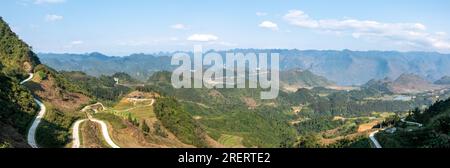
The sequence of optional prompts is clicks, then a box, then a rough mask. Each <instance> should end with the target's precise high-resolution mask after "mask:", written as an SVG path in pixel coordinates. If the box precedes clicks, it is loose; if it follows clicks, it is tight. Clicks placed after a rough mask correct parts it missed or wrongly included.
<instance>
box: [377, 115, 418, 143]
mask: <svg viewBox="0 0 450 168" xmlns="http://www.w3.org/2000/svg"><path fill="white" fill-rule="evenodd" d="M400 121H402V122H404V123H407V124H412V125H417V126H418V127H422V126H423V124H421V123H417V122H411V121H405V118H402V119H400ZM383 130H384V129H381V130H376V131H374V132H371V133H370V135H369V139H370V141H371V142H372V143H373V145H374V148H382V146H381V145H380V142H378V140H377V139H376V138H375V135H376V134H377V133H378V132H380V131H383Z"/></svg>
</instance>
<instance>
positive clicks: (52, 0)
mask: <svg viewBox="0 0 450 168" xmlns="http://www.w3.org/2000/svg"><path fill="white" fill-rule="evenodd" d="M64 2H66V0H35V1H34V3H35V4H57V3H64Z"/></svg>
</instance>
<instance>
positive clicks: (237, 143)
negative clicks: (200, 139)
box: [218, 134, 243, 147]
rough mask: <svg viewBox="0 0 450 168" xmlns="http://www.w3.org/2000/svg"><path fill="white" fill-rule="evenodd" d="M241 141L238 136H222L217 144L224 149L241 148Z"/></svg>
mask: <svg viewBox="0 0 450 168" xmlns="http://www.w3.org/2000/svg"><path fill="white" fill-rule="evenodd" d="M242 139H243V138H242V137H239V136H234V135H227V134H222V135H221V136H220V138H219V140H218V142H219V143H221V144H222V145H224V146H226V147H242V146H243V145H242Z"/></svg>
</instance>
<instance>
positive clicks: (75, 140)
mask: <svg viewBox="0 0 450 168" xmlns="http://www.w3.org/2000/svg"><path fill="white" fill-rule="evenodd" d="M97 104H99V103H97ZM102 106H103V104H102ZM87 114H88V115H87V116H88V119H82V120H78V121H76V122H75V123H74V124H73V127H72V139H73V143H72V148H80V146H81V141H80V133H79V132H80V129H79V127H80V125H81V123H83V122H84V121H86V120H89V121H92V122H95V123H98V124H100V127H101V129H102V136H103V139H105V141H106V143H108V145H109V146H111V147H112V148H120V147H119V146H118V145H116V144H115V143H114V141H113V140H112V138H111V136H109V132H108V125H106V123H105V122H104V121H102V120H98V119H95V118H93V117H92V116H91V115H89V113H87Z"/></svg>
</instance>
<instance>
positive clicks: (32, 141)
mask: <svg viewBox="0 0 450 168" xmlns="http://www.w3.org/2000/svg"><path fill="white" fill-rule="evenodd" d="M29 75H30V76H29V77H28V78H27V79H25V80H23V81H22V82H20V84H21V85H23V84H24V83H26V82H28V81H30V80H31V79H33V77H34V74H33V73H29ZM34 101H35V102H36V103H37V104H38V105H39V112H38V114H37V115H36V117H35V118H34V119H33V123H32V124H31V127H30V128H29V129H28V133H27V142H28V144H29V145H30V146H31V147H32V148H39V146H38V144H37V143H36V130H37V127H38V126H39V124H40V123H41V120H42V118H44V115H45V112H46V108H45V105H44V103H42V102H41V101H40V100H38V99H37V98H34Z"/></svg>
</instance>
